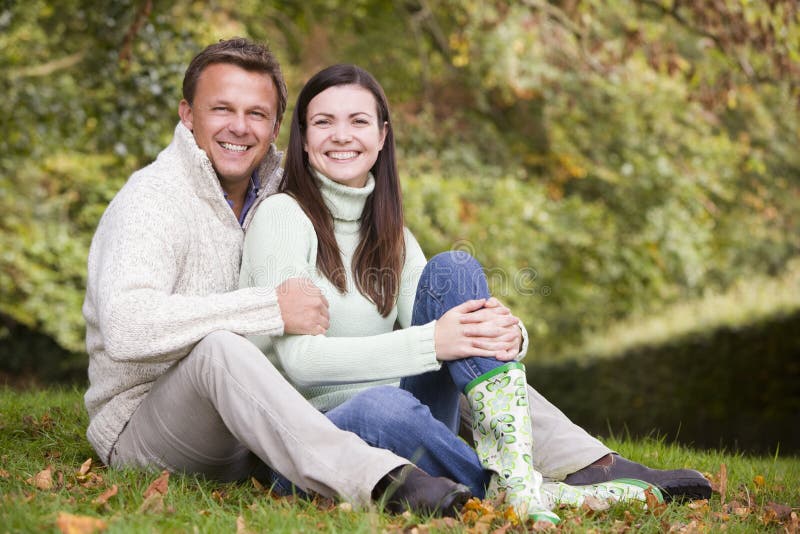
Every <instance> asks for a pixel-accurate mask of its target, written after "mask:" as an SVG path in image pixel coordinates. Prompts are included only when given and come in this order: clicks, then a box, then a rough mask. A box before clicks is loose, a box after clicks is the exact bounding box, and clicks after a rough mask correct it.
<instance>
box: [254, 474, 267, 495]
mask: <svg viewBox="0 0 800 534" xmlns="http://www.w3.org/2000/svg"><path fill="white" fill-rule="evenodd" d="M250 482H252V483H253V487H254V488H255V489H256V491H257V492H259V493H265V492H266V491H267V490H266V489H265V488H264V484H262V483H261V482H259V481H258V480H256V479H255V477H250Z"/></svg>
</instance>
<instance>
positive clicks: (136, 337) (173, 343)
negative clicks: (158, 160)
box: [84, 189, 283, 362]
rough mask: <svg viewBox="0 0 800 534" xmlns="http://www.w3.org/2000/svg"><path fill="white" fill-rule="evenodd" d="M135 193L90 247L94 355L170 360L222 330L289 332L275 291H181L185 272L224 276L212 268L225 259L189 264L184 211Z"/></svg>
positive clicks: (87, 309) (113, 211)
mask: <svg viewBox="0 0 800 534" xmlns="http://www.w3.org/2000/svg"><path fill="white" fill-rule="evenodd" d="M137 194H141V190H136V189H134V190H133V191H128V194H126V195H123V196H122V197H120V198H118V199H115V201H114V202H112V204H111V205H110V206H109V209H108V212H107V213H106V214H105V215H104V217H103V220H102V221H101V225H100V227H99V228H98V232H97V234H96V235H95V239H94V241H93V244H92V249H91V251H90V257H89V277H88V284H87V286H88V287H87V298H86V303H85V304H84V314H85V316H86V319H87V326H88V328H96V329H97V330H98V331H99V333H100V335H99V336H93V338H94V339H95V341H94V343H97V345H98V346H95V347H92V346H87V348H88V350H89V352H90V353H91V352H93V350H97V349H101V350H105V351H106V353H107V354H108V356H109V358H111V359H112V360H115V361H137V362H168V361H174V360H178V359H180V358H182V357H184V356H185V355H186V354H187V353H188V352H189V350H191V348H192V347H193V346H194V344H196V343H197V342H198V341H200V340H201V339H202V338H204V337H205V336H206V335H208V334H209V333H211V332H214V331H216V330H229V331H231V332H235V333H238V334H241V335H248V334H271V335H279V334H281V333H282V332H283V322H282V320H281V317H280V308H279V307H278V303H277V298H276V295H275V292H274V290H273V289H271V288H250V289H239V290H235V291H231V292H227V293H210V294H205V295H202V294H197V295H195V294H177V293H176V292H175V291H174V287H175V286H176V285H178V284H179V281H180V280H181V278H182V277H185V276H191V275H190V274H187V272H186V270H187V269H189V268H191V269H201V270H202V269H206V270H208V271H209V272H208V273H206V275H207V276H212V275H214V274H216V275H217V276H221V275H219V273H213V269H222V268H223V266H222V265H221V264H222V262H223V259H220V265H216V266H215V265H191V266H189V265H184V264H183V263H185V262H187V261H189V260H187V259H186V258H185V257H184V254H183V253H182V251H183V250H184V249H185V246H186V243H185V242H186V241H187V239H188V237H187V235H186V231H187V230H186V225H187V221H186V220H184V218H182V215H181V213H179V212H180V209H178V210H176V208H175V206H165V205H163V204H164V202H163V201H160V200H159V198H158V197H157V196H153V195H151V196H148V197H147V201H144V200H143V199H141V198H140V199H137V198H135V195H137ZM184 214H185V212H184ZM225 261H227V260H225ZM196 275H198V276H200V277H201V278H202V276H204V275H203V273H196ZM198 293H202V292H198ZM87 339H89V336H88V335H87Z"/></svg>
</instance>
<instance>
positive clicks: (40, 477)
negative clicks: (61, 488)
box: [25, 465, 53, 490]
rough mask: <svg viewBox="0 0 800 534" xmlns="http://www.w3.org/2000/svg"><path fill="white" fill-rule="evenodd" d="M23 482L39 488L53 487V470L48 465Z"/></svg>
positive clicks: (47, 488) (48, 488)
mask: <svg viewBox="0 0 800 534" xmlns="http://www.w3.org/2000/svg"><path fill="white" fill-rule="evenodd" d="M25 482H27V483H28V484H30V485H31V486H36V487H37V488H39V489H40V490H50V489H53V471H52V468H51V467H50V466H49V465H48V466H47V467H46V468H45V469H43V470H41V471H39V472H38V473H36V474H35V475H33V476H32V477H31V478H29V479H27V480H26V481H25Z"/></svg>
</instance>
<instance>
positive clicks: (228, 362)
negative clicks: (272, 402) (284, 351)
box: [186, 330, 271, 368]
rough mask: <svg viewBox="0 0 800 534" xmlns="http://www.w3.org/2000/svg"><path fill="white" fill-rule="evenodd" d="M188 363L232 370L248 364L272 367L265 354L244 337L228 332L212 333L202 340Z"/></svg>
mask: <svg viewBox="0 0 800 534" xmlns="http://www.w3.org/2000/svg"><path fill="white" fill-rule="evenodd" d="M186 359H187V360H188V361H187V363H192V364H195V365H200V366H204V365H207V364H210V363H213V364H215V365H219V366H222V367H224V368H230V367H231V366H232V365H236V366H238V367H241V366H243V365H246V362H248V361H249V362H251V363H258V364H262V365H263V364H266V365H269V366H271V364H270V363H269V360H268V359H267V358H265V357H264V355H263V353H262V352H261V351H260V350H259V349H258V347H256V346H255V345H253V344H252V343H251V342H250V341H248V340H247V339H245V338H244V337H242V336H240V335H238V334H234V333H233V332H229V331H227V330H217V331H215V332H211V333H210V334H208V335H207V336H206V337H204V338H203V339H201V340H200V341H199V342H198V343H197V345H195V347H194V348H193V349H192V351H191V352H190V353H189V355H188V356H187V357H186Z"/></svg>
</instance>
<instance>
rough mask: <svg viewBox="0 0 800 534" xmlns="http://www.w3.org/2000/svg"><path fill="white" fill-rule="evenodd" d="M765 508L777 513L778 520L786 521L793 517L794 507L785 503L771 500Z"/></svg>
mask: <svg viewBox="0 0 800 534" xmlns="http://www.w3.org/2000/svg"><path fill="white" fill-rule="evenodd" d="M764 508H765V510H767V511H768V512H771V513H773V514H775V519H777V520H778V521H786V520H788V519H790V518H791V517H792V507H791V506H787V505H785V504H778V503H776V502H771V501H770V502H769V503H767V505H766V506H765V507H764Z"/></svg>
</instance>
